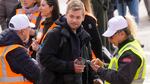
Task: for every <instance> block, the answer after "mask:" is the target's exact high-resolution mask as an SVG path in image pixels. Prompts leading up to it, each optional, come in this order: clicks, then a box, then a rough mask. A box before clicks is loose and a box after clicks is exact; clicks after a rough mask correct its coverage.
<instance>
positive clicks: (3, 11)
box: [0, 0, 18, 30]
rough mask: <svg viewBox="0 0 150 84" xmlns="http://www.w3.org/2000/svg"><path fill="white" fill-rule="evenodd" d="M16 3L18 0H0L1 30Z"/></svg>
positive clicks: (4, 27)
mask: <svg viewBox="0 0 150 84" xmlns="http://www.w3.org/2000/svg"><path fill="white" fill-rule="evenodd" d="M17 4H18V0H0V25H1V26H2V30H4V29H6V28H7V22H8V18H9V16H10V15H11V12H12V11H13V9H14V7H15V6H16V5H17Z"/></svg>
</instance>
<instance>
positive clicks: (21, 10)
mask: <svg viewBox="0 0 150 84" xmlns="http://www.w3.org/2000/svg"><path fill="white" fill-rule="evenodd" d="M16 14H26V11H25V10H23V9H17V10H16ZM39 15H40V12H34V13H33V14H32V15H31V16H30V17H28V18H29V20H30V21H31V22H32V23H34V24H36V20H37V18H38V16H39Z"/></svg>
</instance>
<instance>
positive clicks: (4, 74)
mask: <svg viewBox="0 0 150 84" xmlns="http://www.w3.org/2000/svg"><path fill="white" fill-rule="evenodd" d="M18 47H23V46H21V45H17V44H15V45H10V46H3V47H0V51H1V52H0V60H1V61H0V71H1V72H0V84H24V83H26V84H32V83H31V82H29V81H27V80H26V79H25V78H24V77H23V76H22V75H21V74H16V73H14V72H13V71H12V70H11V68H10V66H9V64H8V62H7V60H6V55H7V53H8V52H10V51H12V50H14V49H15V48H18Z"/></svg>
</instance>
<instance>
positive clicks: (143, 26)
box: [138, 0, 150, 84]
mask: <svg viewBox="0 0 150 84" xmlns="http://www.w3.org/2000/svg"><path fill="white" fill-rule="evenodd" d="M139 12H140V24H139V27H138V38H139V40H140V41H141V43H142V44H144V50H145V54H146V56H147V57H146V59H147V73H146V80H145V81H144V84H150V45H149V44H150V39H149V38H150V29H149V28H150V18H149V17H148V16H147V12H146V9H145V6H144V3H143V0H142V2H141V3H140V10H139Z"/></svg>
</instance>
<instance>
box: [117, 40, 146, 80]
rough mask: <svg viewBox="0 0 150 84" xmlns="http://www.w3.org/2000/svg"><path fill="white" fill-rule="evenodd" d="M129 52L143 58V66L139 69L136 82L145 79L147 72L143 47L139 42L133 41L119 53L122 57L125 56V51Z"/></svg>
mask: <svg viewBox="0 0 150 84" xmlns="http://www.w3.org/2000/svg"><path fill="white" fill-rule="evenodd" d="M127 50H132V51H133V52H134V53H135V54H136V55H137V56H139V57H140V58H141V60H142V61H141V65H140V67H139V68H138V70H137V72H136V74H135V77H134V80H137V79H141V78H142V79H144V77H145V72H146V64H145V63H146V62H145V59H144V57H145V54H144V51H143V50H142V48H141V46H140V45H139V43H138V41H133V42H130V43H128V44H127V45H126V46H124V47H123V48H122V49H121V50H120V51H119V53H118V54H119V56H121V55H122V54H123V52H124V51H127Z"/></svg>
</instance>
